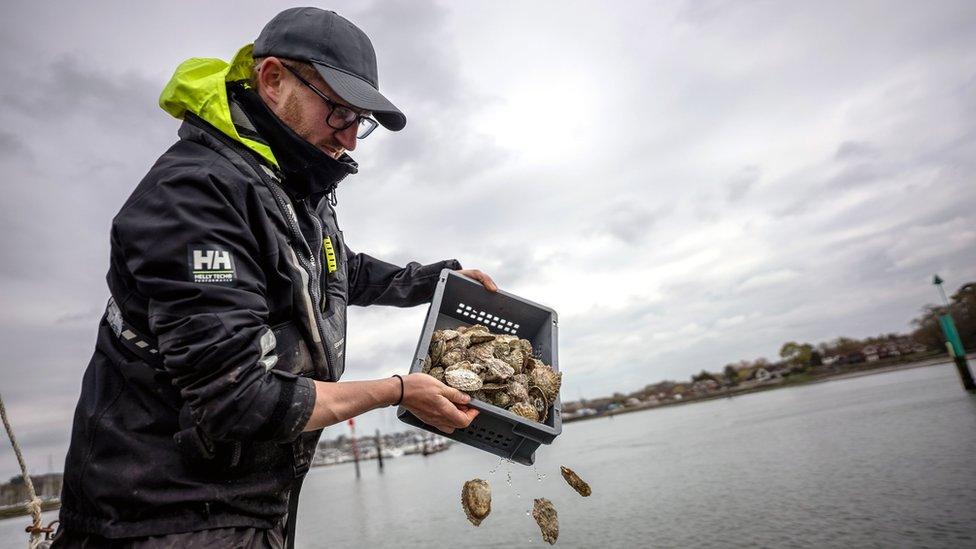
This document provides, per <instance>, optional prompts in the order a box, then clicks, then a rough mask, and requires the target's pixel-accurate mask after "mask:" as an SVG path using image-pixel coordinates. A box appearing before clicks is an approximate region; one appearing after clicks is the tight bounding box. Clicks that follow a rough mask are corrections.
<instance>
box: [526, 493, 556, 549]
mask: <svg viewBox="0 0 976 549" xmlns="http://www.w3.org/2000/svg"><path fill="white" fill-rule="evenodd" d="M532 518H534V519H535V522H536V524H538V525H539V529H540V530H542V539H543V540H545V541H546V543H548V544H549V545H553V544H555V543H556V538H558V537H559V517H558V516H556V508H555V507H553V506H552V502H551V501H549V500H548V499H546V498H538V499H536V500H535V504H534V505H533V506H532Z"/></svg>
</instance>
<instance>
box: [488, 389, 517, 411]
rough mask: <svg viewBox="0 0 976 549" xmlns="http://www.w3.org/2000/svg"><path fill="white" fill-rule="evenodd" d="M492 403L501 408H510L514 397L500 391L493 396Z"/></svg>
mask: <svg viewBox="0 0 976 549" xmlns="http://www.w3.org/2000/svg"><path fill="white" fill-rule="evenodd" d="M491 403H492V404H494V405H495V406H498V407H499V408H508V406H509V405H510V404H511V403H512V397H510V396H508V393H506V392H505V391H498V392H495V393H492V394H491Z"/></svg>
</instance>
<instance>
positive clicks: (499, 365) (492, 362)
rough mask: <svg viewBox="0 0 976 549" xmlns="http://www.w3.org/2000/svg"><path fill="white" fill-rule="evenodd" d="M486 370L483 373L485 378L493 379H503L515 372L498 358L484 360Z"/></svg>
mask: <svg viewBox="0 0 976 549" xmlns="http://www.w3.org/2000/svg"><path fill="white" fill-rule="evenodd" d="M484 364H485V367H486V368H487V372H486V373H485V378H486V379H490V380H493V381H504V380H506V379H508V378H510V377H512V374H514V373H515V370H514V369H512V367H511V366H509V365H508V364H507V363H506V362H505V361H504V360H501V359H498V358H489V359H488V360H486V361H485V362H484Z"/></svg>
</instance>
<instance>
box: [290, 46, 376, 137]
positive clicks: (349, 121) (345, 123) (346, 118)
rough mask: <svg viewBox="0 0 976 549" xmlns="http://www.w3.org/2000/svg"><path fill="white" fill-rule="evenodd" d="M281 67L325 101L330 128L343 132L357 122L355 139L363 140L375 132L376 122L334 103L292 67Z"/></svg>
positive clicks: (327, 121)
mask: <svg viewBox="0 0 976 549" xmlns="http://www.w3.org/2000/svg"><path fill="white" fill-rule="evenodd" d="M282 66H284V67H285V68H286V69H288V72H290V73H292V74H294V75H295V78H297V79H298V80H299V82H301V83H302V84H305V85H306V86H308V89H310V90H312V91H313V92H314V93H315V95H317V96H319V97H321V98H322V101H325V104H326V105H328V106H329V108H330V109H331V110H332V112H330V113H329V116H328V117H327V118H326V119H325V122H326V123H327V124H328V125H329V127H330V128H332V129H334V130H344V129H346V128H348V127H349V126H352V125H353V124H355V123H357V122H358V123H359V127H358V128H357V129H356V138H357V139H364V138H365V137H366V136H367V135H369V134H371V133H373V130H375V129H376V126H378V125H379V123H378V122H377V121H376V120H373V119H372V118H370V117H368V116H363V115H362V114H359V113H358V112H356V111H354V110H352V109H350V108H349V107H347V106H345V105H340V104H338V103H336V102H335V101H334V100H333V99H331V98H330V97H329V96H328V95H325V94H324V93H322V91H320V90H319V89H318V88H316V87H315V86H313V85H312V83H311V82H309V81H308V80H305V79H304V78H302V75H300V74H298V71H296V70H295V69H293V68H292V67H290V66H288V65H286V64H285V63H282Z"/></svg>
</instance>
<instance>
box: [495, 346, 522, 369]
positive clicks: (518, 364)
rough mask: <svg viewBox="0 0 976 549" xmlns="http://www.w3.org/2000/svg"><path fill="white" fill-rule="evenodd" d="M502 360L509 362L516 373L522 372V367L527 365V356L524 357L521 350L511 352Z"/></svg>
mask: <svg viewBox="0 0 976 549" xmlns="http://www.w3.org/2000/svg"><path fill="white" fill-rule="evenodd" d="M500 358H501V359H502V360H504V361H505V362H507V363H508V365H509V366H511V367H512V370H514V371H515V373H519V372H521V371H522V367H523V366H524V365H525V355H523V354H522V351H521V350H519V349H515V350H514V351H511V352H509V353H508V354H507V355H505V356H503V357H500Z"/></svg>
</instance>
